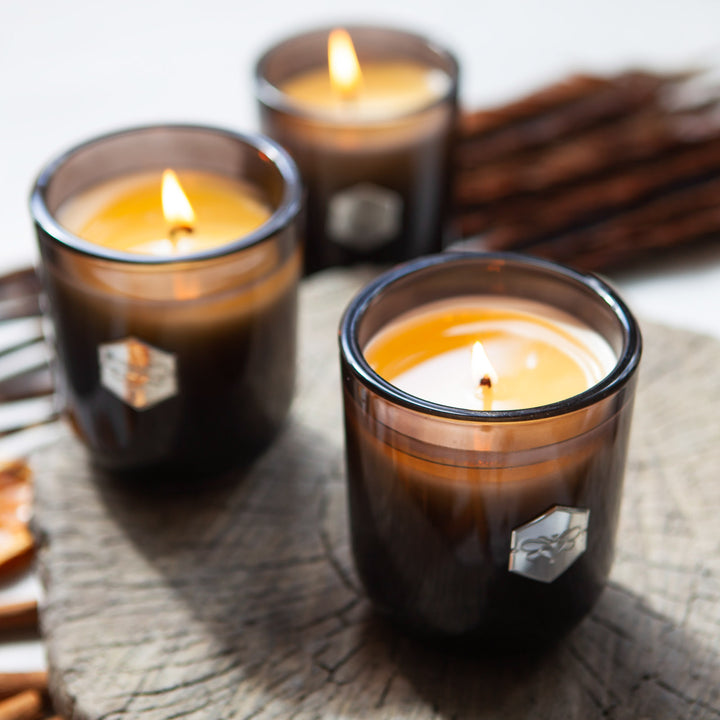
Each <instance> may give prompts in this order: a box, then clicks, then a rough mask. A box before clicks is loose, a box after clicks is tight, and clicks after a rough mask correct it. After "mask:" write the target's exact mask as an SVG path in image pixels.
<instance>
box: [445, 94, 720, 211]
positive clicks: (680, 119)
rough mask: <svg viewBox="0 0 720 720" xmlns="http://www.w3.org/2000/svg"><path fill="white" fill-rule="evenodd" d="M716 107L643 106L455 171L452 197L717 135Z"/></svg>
mask: <svg viewBox="0 0 720 720" xmlns="http://www.w3.org/2000/svg"><path fill="white" fill-rule="evenodd" d="M719 132H720V118H718V117H717V113H716V112H715V108H712V109H703V110H701V111H698V112H692V113H678V114H674V115H662V114H660V113H658V112H656V111H652V112H651V111H644V112H643V113H638V114H636V115H632V116H630V117H628V118H625V119H623V120H621V121H619V122H617V123H614V124H613V125H612V127H606V126H604V127H602V128H600V129H596V130H593V131H591V132H587V133H583V134H582V135H580V136H577V137H575V138H574V139H572V140H570V141H568V142H565V143H561V144H558V145H555V146H552V147H549V148H547V149H546V150H542V151H536V152H534V153H529V154H527V155H523V156H520V157H513V158H511V159H509V160H507V161H505V162H498V163H491V164H489V165H486V166H481V167H477V168H476V169H473V170H465V171H461V172H459V173H458V174H457V183H456V185H457V189H456V193H455V197H456V201H457V202H458V203H460V204H461V205H477V204H482V203H490V202H493V201H497V200H499V199H501V198H507V197H509V196H511V195H516V194H521V193H531V192H538V191H541V190H547V189H550V188H553V187H557V186H561V185H564V184H568V183H571V182H577V181H578V180H580V179H585V178H588V177H592V176H593V175H597V174H599V173H600V172H604V171H608V170H610V169H612V168H618V167H620V166H623V165H627V164H629V163H634V162H637V161H640V160H645V159H648V158H652V157H655V156H657V155H658V154H659V153H662V152H667V151H668V150H672V149H679V148H681V147H683V146H688V145H690V144H691V143H692V142H700V141H702V140H706V139H709V138H712V137H713V136H717V134H718V133H719Z"/></svg>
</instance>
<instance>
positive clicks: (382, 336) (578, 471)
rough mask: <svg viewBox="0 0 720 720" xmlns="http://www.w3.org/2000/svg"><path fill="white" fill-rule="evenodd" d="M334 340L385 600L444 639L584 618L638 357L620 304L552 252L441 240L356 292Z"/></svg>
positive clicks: (367, 533) (356, 526)
mask: <svg viewBox="0 0 720 720" xmlns="http://www.w3.org/2000/svg"><path fill="white" fill-rule="evenodd" d="M340 345H341V361H342V376H343V387H344V404H345V427H346V439H347V471H348V487H349V504H350V518H351V529H352V542H353V552H354V555H355V561H356V565H357V568H358V572H359V574H360V577H361V578H362V580H363V582H364V584H365V587H366V589H367V591H368V594H369V596H370V597H371V599H372V600H373V601H374V602H375V604H376V605H377V606H378V607H379V608H380V609H381V610H382V611H384V612H388V613H390V614H391V615H392V616H393V617H394V618H395V619H397V620H398V621H400V622H402V623H405V624H409V625H410V626H412V627H414V628H416V629H420V630H422V631H424V632H431V633H439V634H443V635H451V636H459V635H480V636H485V637H487V636H491V637H495V638H497V639H506V638H513V639H514V640H515V641H517V640H520V641H524V640H528V641H529V640H533V639H537V638H541V637H544V638H547V637H548V636H550V637H556V636H557V635H558V634H559V633H561V632H562V631H564V630H566V629H567V628H569V627H570V626H572V624H573V623H575V622H577V620H578V619H579V618H580V617H582V616H583V614H585V613H586V612H587V611H588V610H589V608H590V607H591V606H592V605H593V603H594V602H595V600H596V599H597V597H598V595H599V594H600V592H601V590H602V588H603V586H604V583H605V581H606V579H607V576H608V573H609V570H610V565H611V562H612V555H613V546H614V536H615V531H616V528H617V518H618V512H619V503H620V495H621V488H622V478H623V472H624V465H625V457H626V451H627V441H628V435H629V425H630V417H631V412H632V401H633V396H634V390H635V383H636V370H637V366H638V362H639V357H640V336H639V330H638V327H637V325H636V323H635V321H634V319H633V318H632V316H631V315H630V313H629V311H628V310H627V308H626V307H625V306H624V304H623V303H622V300H621V299H620V298H619V297H617V295H616V294H615V293H614V291H613V290H612V289H611V288H609V287H608V286H607V285H605V284H604V283H602V282H601V281H600V280H598V279H597V278H595V277H593V276H584V275H580V274H579V273H575V272H573V271H572V270H569V269H567V268H562V267H560V266H556V265H553V264H550V263H545V262H543V261H537V260H531V259H528V258H522V257H520V256H512V255H472V254H464V255H463V254H449V253H447V254H443V255H438V256H430V257H427V258H421V259H418V260H416V261H414V262H410V263H407V264H405V265H402V266H400V267H399V268H397V269H395V270H392V271H390V272H389V273H386V274H385V275H384V276H382V277H380V278H379V279H378V280H376V281H375V282H373V283H371V284H370V285H369V286H368V287H366V288H365V289H364V290H363V291H361V292H360V294H359V295H358V296H357V297H356V298H355V300H353V302H352V303H351V304H350V306H349V308H348V310H347V311H346V314H345V316H344V318H343V322H342V325H341V336H340ZM473 358H474V360H473Z"/></svg>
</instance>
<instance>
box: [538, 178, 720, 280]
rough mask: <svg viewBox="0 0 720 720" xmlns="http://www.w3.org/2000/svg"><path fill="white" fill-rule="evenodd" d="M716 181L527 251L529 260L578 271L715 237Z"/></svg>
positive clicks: (718, 228) (719, 217) (719, 222)
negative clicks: (552, 262) (554, 262)
mask: <svg viewBox="0 0 720 720" xmlns="http://www.w3.org/2000/svg"><path fill="white" fill-rule="evenodd" d="M719 193H720V178H715V179H714V180H712V181H710V182H707V183H704V184H702V185H700V186H694V187H691V188H687V189H685V190H683V191H680V192H677V193H673V194H671V195H668V196H663V197H662V198H658V199H656V200H655V201H653V202H652V203H648V204H647V205H646V206H643V207H642V208H639V209H638V210H636V211H633V212H629V213H624V214H622V215H620V216H618V217H616V218H613V219H611V220H609V221H606V222H603V223H599V224H597V225H595V226H593V227H592V228H589V229H585V230H579V231H576V232H573V233H567V234H565V235H561V236H559V237H556V238H552V239H551V240H547V241H545V242H542V243H538V244H535V245H532V246H531V248H530V250H531V252H532V253H533V254H536V255H540V256H542V257H547V258H551V259H554V260H557V261H559V262H567V263H571V264H572V265H574V266H575V267H577V268H580V269H583V270H597V269H600V268H604V267H610V266H613V265H619V264H621V263H622V262H624V261H627V260H629V259H631V258H637V257H640V256H642V255H643V254H645V253H647V252H648V251H649V250H652V249H657V248H665V247H670V246H674V245H679V244H682V243H687V242H691V241H695V240H699V239H701V238H704V237H708V236H710V235H715V234H718V233H720V205H719V204H718V202H717V198H718V197H719V196H720V195H719Z"/></svg>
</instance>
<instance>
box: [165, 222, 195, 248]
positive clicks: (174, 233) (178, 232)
mask: <svg viewBox="0 0 720 720" xmlns="http://www.w3.org/2000/svg"><path fill="white" fill-rule="evenodd" d="M192 232H193V228H192V227H191V226H190V225H172V226H171V227H170V230H168V235H169V236H170V242H172V243H173V244H174V245H175V244H177V242H178V240H180V238H181V237H182V236H183V235H192Z"/></svg>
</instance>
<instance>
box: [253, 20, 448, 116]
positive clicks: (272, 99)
mask: <svg viewBox="0 0 720 720" xmlns="http://www.w3.org/2000/svg"><path fill="white" fill-rule="evenodd" d="M336 27H342V28H343V29H345V30H347V31H348V32H349V33H350V34H351V35H352V34H353V33H358V32H373V31H376V32H386V33H389V34H392V35H395V36H397V37H403V38H405V39H407V40H411V41H416V42H418V43H420V44H421V45H423V46H424V47H426V48H427V49H428V50H429V51H430V52H431V53H432V54H433V55H434V56H435V57H437V58H438V60H442V61H443V62H444V63H446V64H447V69H446V71H445V72H446V74H447V76H448V80H449V82H448V86H447V88H446V89H445V92H443V93H441V94H440V95H439V96H438V97H437V98H434V99H433V100H431V101H429V102H428V103H426V104H424V105H421V106H420V107H418V108H415V109H413V110H411V111H409V112H404V113H402V115H400V116H398V117H392V118H389V119H388V118H365V119H357V120H354V121H353V126H357V127H363V128H372V127H375V126H379V125H382V124H384V123H387V122H388V121H389V120H393V121H397V120H401V119H402V120H410V119H412V118H414V117H417V116H420V115H422V114H424V113H426V112H428V111H431V110H433V109H434V108H436V107H439V106H441V105H443V104H444V103H446V102H447V101H448V100H450V99H452V98H454V97H455V96H456V95H457V89H458V75H459V72H460V64H459V62H458V60H457V58H456V57H455V55H454V54H453V53H452V52H451V51H450V50H448V49H447V48H445V47H442V46H441V45H439V44H438V43H436V42H435V41H434V40H432V39H430V38H429V37H427V36H425V35H422V34H419V33H414V32H410V31H407V30H400V29H398V28H394V27H390V26H380V25H353V24H350V25H328V26H324V27H318V28H313V29H310V30H307V31H305V32H301V33H296V34H293V35H289V36H286V37H284V38H282V39H281V40H279V41H278V42H276V43H274V44H273V45H272V46H271V47H270V48H269V49H268V50H266V51H265V52H264V53H263V54H262V55H261V56H260V58H259V59H258V61H257V62H256V63H255V69H254V72H253V77H254V79H255V95H256V97H257V99H258V100H259V101H260V102H261V103H262V104H263V105H265V106H266V107H268V108H271V109H273V110H276V111H279V112H282V113H285V114H288V115H292V116H294V117H298V118H301V119H303V120H305V121H309V122H313V123H318V124H324V125H327V126H328V127H335V126H337V125H338V124H342V125H346V124H347V123H346V122H345V121H342V122H341V123H339V122H338V121H335V120H333V118H332V117H326V116H324V115H322V114H320V113H316V112H312V111H311V110H308V109H307V108H305V107H303V106H302V105H300V104H297V103H294V102H292V101H291V100H289V99H288V98H287V96H286V94H285V93H284V92H283V91H282V90H281V89H280V88H278V87H277V85H275V84H273V83H272V82H270V81H269V80H268V79H267V78H266V77H265V72H264V70H265V67H266V65H267V63H268V61H269V59H270V58H271V57H272V55H274V54H275V53H277V52H279V51H282V49H283V48H284V47H286V46H288V45H290V44H291V43H292V42H294V41H296V40H299V39H301V38H309V37H312V36H314V35H317V36H318V37H321V36H324V37H327V35H328V34H329V33H330V32H331V31H332V30H333V29H335V28H336Z"/></svg>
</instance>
